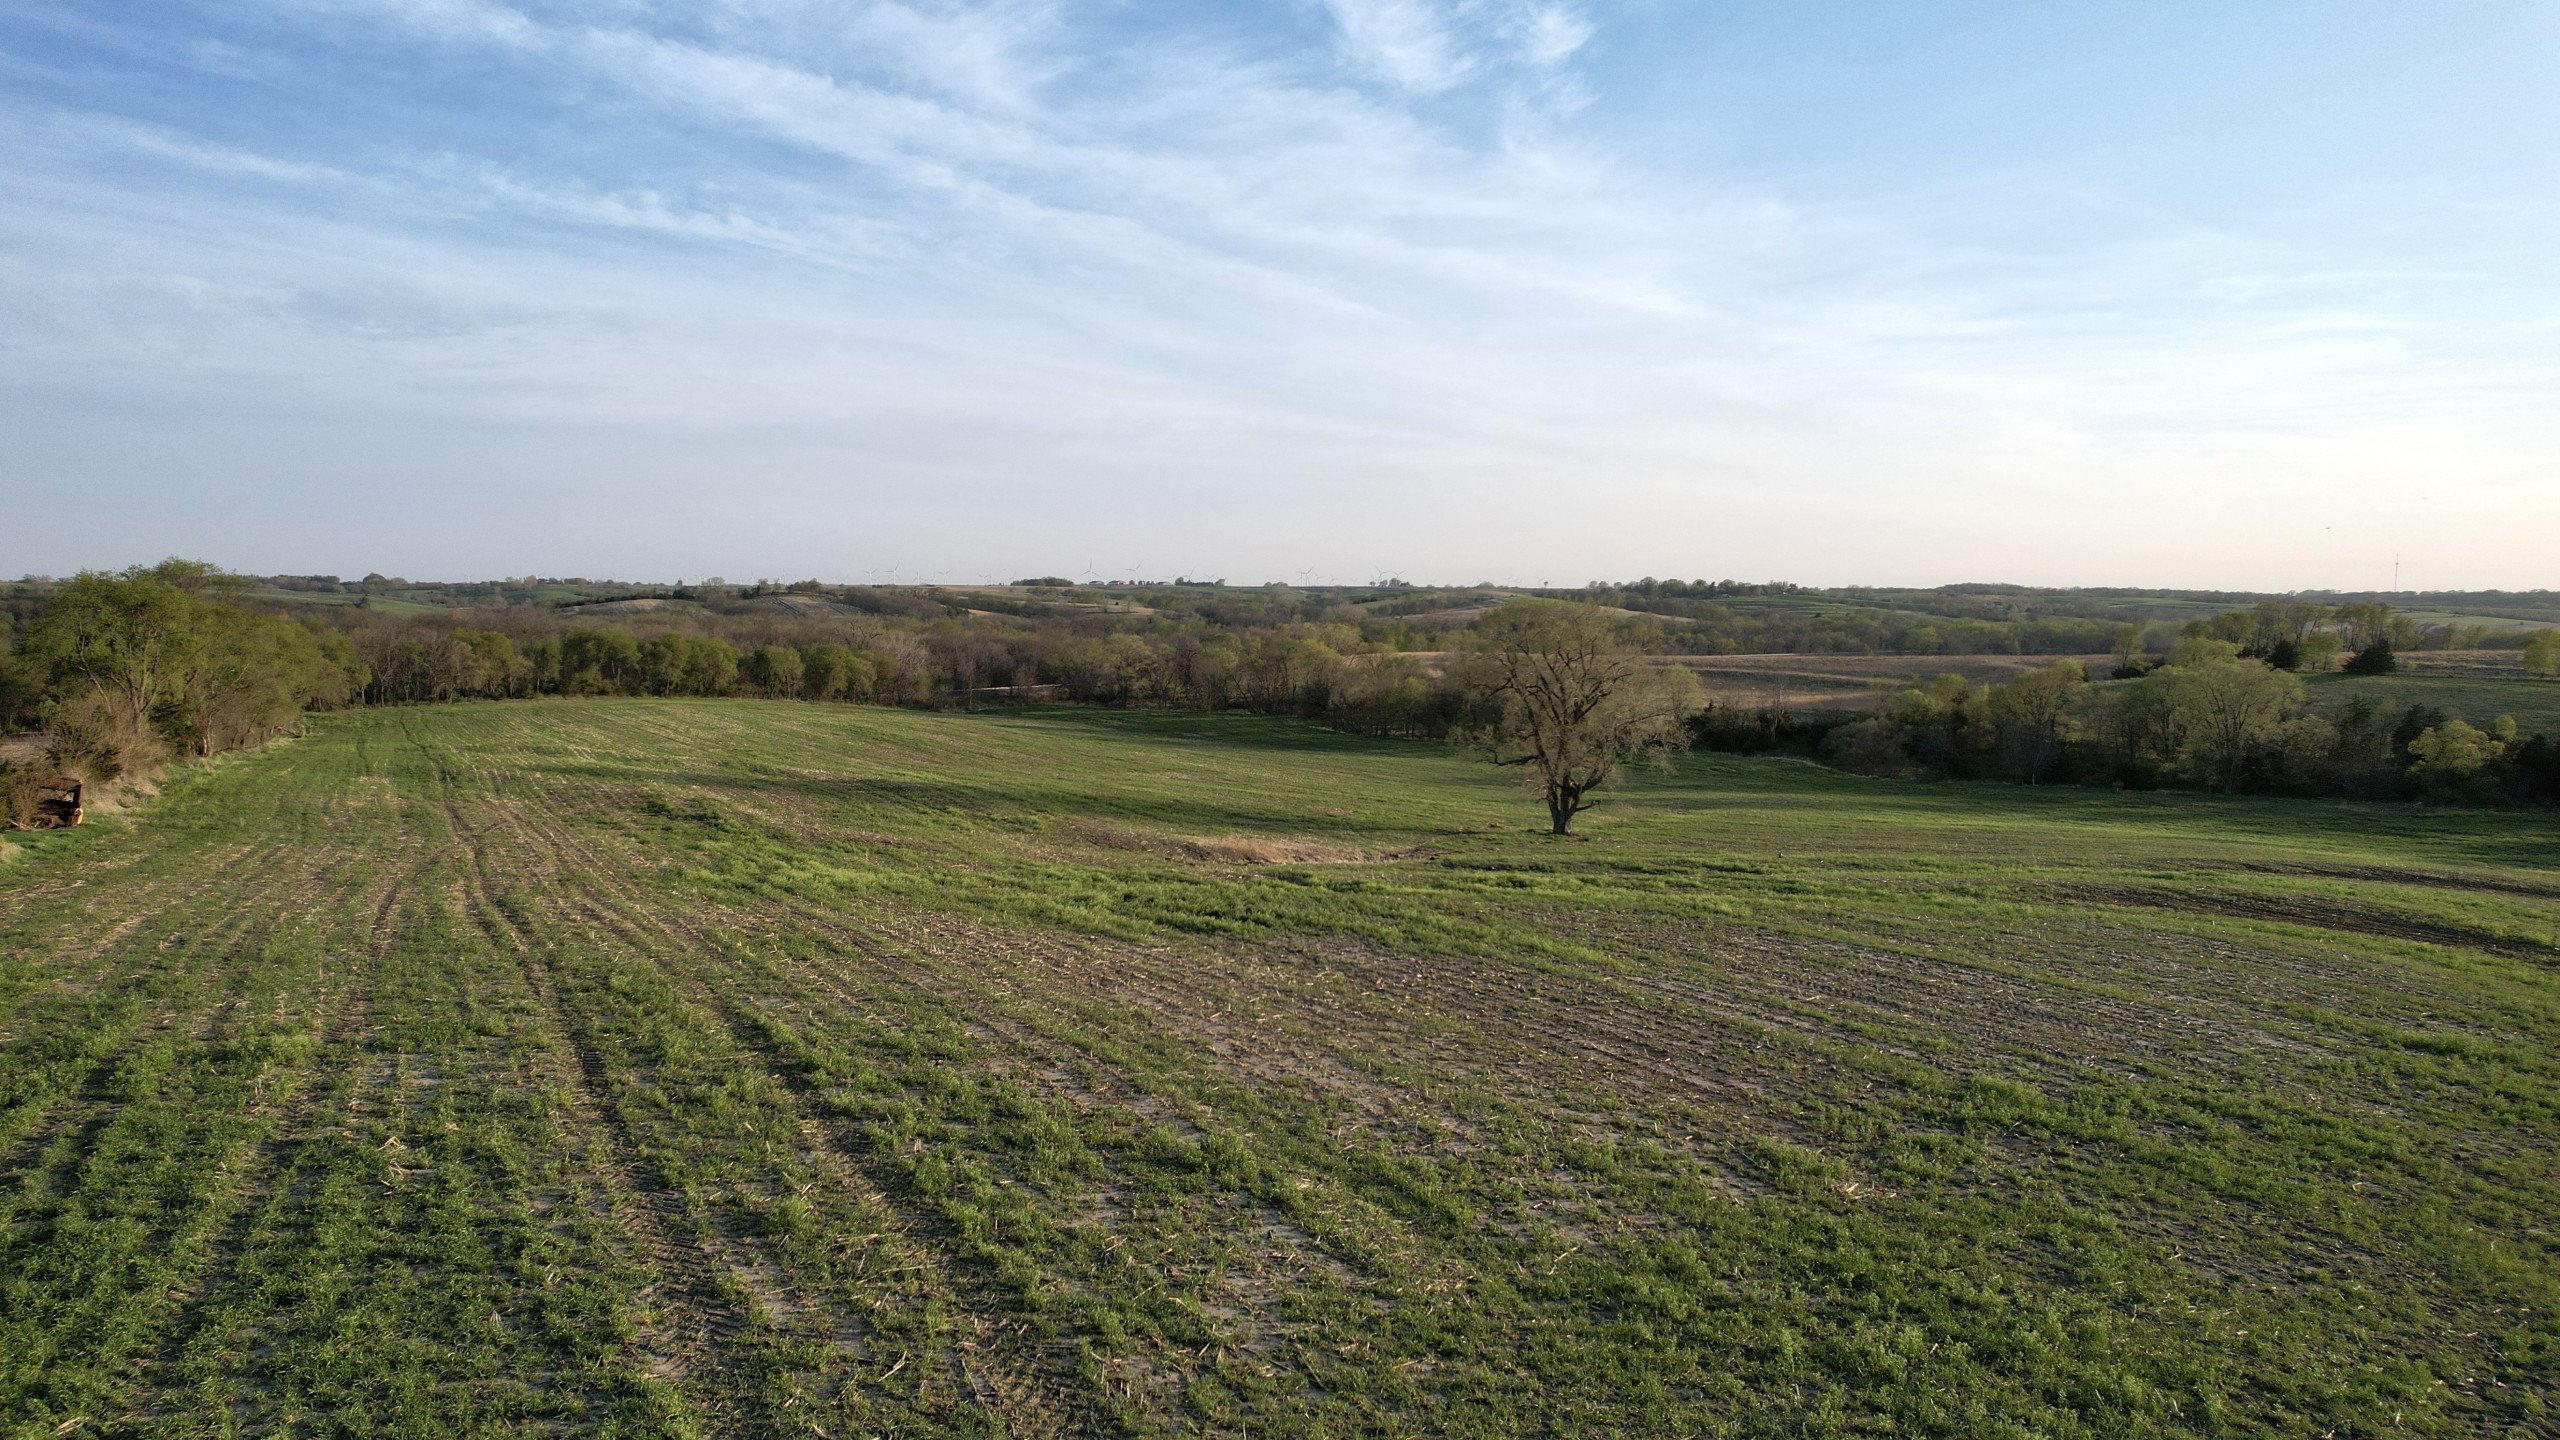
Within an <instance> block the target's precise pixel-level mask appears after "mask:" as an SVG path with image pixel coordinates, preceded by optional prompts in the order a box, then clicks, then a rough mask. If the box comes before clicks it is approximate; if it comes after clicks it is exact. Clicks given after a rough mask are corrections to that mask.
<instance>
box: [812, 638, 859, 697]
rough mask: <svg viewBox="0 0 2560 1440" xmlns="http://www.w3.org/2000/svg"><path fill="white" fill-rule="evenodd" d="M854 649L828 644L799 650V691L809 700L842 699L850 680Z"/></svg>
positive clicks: (845, 695)
mask: <svg viewBox="0 0 2560 1440" xmlns="http://www.w3.org/2000/svg"><path fill="white" fill-rule="evenodd" d="M853 663H854V662H853V651H852V650H851V649H850V648H848V647H846V646H843V645H837V644H834V643H832V642H831V643H828V644H823V645H810V646H805V647H803V648H802V649H801V651H800V693H801V694H802V695H804V696H806V697H808V698H809V699H811V700H843V699H847V698H851V697H848V696H847V694H846V693H845V692H846V689H847V686H848V684H849V683H850V682H851V680H852V679H853Z"/></svg>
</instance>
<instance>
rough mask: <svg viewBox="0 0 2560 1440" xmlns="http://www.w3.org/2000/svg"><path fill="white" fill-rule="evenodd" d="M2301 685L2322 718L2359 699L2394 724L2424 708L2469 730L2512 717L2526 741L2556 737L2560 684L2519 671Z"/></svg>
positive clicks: (2314, 680) (2310, 680)
mask: <svg viewBox="0 0 2560 1440" xmlns="http://www.w3.org/2000/svg"><path fill="white" fill-rule="evenodd" d="M2303 680H2304V684H2305V686H2306V687H2307V690H2308V694H2309V697H2310V701H2311V705H2312V707H2313V708H2314V709H2316V710H2318V711H2320V712H2321V713H2322V714H2325V715H2331V716H2334V715H2336V714H2337V713H2338V712H2339V711H2341V710H2344V709H2345V708H2346V707H2347V705H2348V704H2349V703H2350V702H2351V701H2353V700H2354V699H2355V698H2356V697H2357V696H2363V697H2364V698H2365V699H2366V700H2369V701H2371V702H2372V703H2373V706H2374V708H2375V709H2376V710H2377V711H2379V712H2380V713H2381V714H2383V715H2384V716H2387V717H2389V718H2391V719H2393V720H2397V719H2398V718H2399V717H2400V715H2401V714H2402V713H2404V712H2406V711H2407V710H2408V708H2409V707H2410V706H2412V705H2419V704H2425V705H2433V706H2435V707H2436V708H2437V709H2439V710H2442V711H2444V712H2445V713H2447V714H2449V715H2459V716H2461V717H2462V718H2463V719H2465V720H2468V721H2470V722H2471V723H2472V724H2474V725H2482V726H2485V725H2487V724H2488V723H2489V722H2490V721H2492V720H2495V719H2497V718H2498V717H2499V716H2501V715H2513V716H2514V717H2516V725H2517V727H2518V728H2519V729H2520V730H2521V731H2522V732H2523V733H2525V734H2527V735H2537V734H2539V735H2551V736H2560V681H2554V680H2532V679H2527V678H2525V675H2524V672H2523V668H2522V667H2521V666H2518V667H2517V668H2516V669H2515V670H2514V671H2512V672H2510V673H2507V674H2497V673H2494V672H2491V673H2485V674H2484V673H2481V672H2479V671H2477V670H2470V671H2464V670H2446V669H2420V668H2417V667H2411V673H2408V674H2401V675H2339V674H2328V675H2307V676H2305V677H2303Z"/></svg>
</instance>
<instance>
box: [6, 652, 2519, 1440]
mask: <svg viewBox="0 0 2560 1440" xmlns="http://www.w3.org/2000/svg"><path fill="white" fill-rule="evenodd" d="M1534 809H1535V806H1534V805H1533V804H1532V803H1531V802H1530V801H1529V800H1528V799H1527V798H1526V797H1524V796H1522V795H1521V794H1520V793H1519V792H1517V791H1516V790H1513V789H1512V788H1510V786H1509V784H1508V783H1507V781H1506V780H1505V779H1504V778H1503V777H1501V776H1499V775H1497V774H1496V773H1495V772H1493V771H1492V770H1490V769H1489V768H1486V767H1482V766H1478V765H1475V764H1471V763H1469V762H1467V761H1466V760H1464V759H1463V758H1461V757H1459V756H1457V755H1455V754H1453V753H1451V752H1449V751H1447V750H1445V749H1443V748H1440V747H1436V746H1427V745H1419V744H1403V743H1395V742H1384V741H1366V740H1357V739H1350V738H1346V737H1340V736H1334V735H1329V734H1325V733H1323V732H1320V731H1317V730H1314V729H1311V728H1309V727H1305V726H1302V725H1297V724H1292V723H1287V722H1279V721H1268V720H1259V719H1251V718H1244V717H1231V716H1200V715H1187V714H1153V713H1112V712H1100V711H1054V712H1034V713H1013V714H1001V715H979V716H966V715H921V714H909V713H901V712H893V711H881V710H869V709H852V708H840V707H811V706H800V705H789V704H762V703H756V702H724V701H584V702H580V701H561V702H540V703H521V704H503V705H479V706H467V707H453V708H445V709H432V710H430V709H414V710H399V711H385V712H377V713H370V714H359V715H352V716H346V717H340V718H335V719H332V720H329V721H327V722H325V723H324V724H321V725H320V726H318V727H317V729H316V733H314V734H313V735H311V736H309V737H307V738H305V739H302V740H299V741H295V742H292V743H290V744H287V745H284V746H280V747H277V748H276V749H274V750H271V751H269V752H266V753H264V754H261V755H258V756H255V757H251V758H248V759H245V760H241V761H238V762H235V763H231V764H228V765H225V766H222V767H219V768H218V769H215V770H212V771H209V772H205V773H201V774H199V775H196V776H194V777H193V778H189V779H184V780H181V781H180V782H179V783H177V784H175V785H173V786H172V787H171V788H170V790H169V791H168V792H167V793H165V794H164V795H163V796H162V797H161V798H160V799H159V800H158V801H156V802H154V804H153V805H152V806H151V807H150V809H149V810H148V811H147V812H145V813H144V814H143V815H142V816H141V817H140V818H139V819H138V820H136V821H134V822H131V823H125V822H112V821H111V822H108V823H107V824H104V825H101V826H99V827H95V828H93V829H84V830H83V831H82V832H78V833H77V835H76V838H72V839H69V840H68V841H67V842H65V843H45V844H39V845H36V846H34V847H31V848H30V849H29V851H28V852H27V853H25V854H23V855H21V856H19V857H18V858H16V859H15V860H13V861H12V862H11V863H10V864H9V865H8V866H7V867H6V868H5V869H0V1015H5V1016H6V1019H5V1022H4V1023H0V1165H5V1169H0V1187H5V1195H0V1208H5V1211H6V1214H5V1219H0V1226H4V1227H5V1228H0V1342H5V1343H0V1427H5V1428H6V1429H7V1430H9V1431H10V1432H11V1433H28V1434H50V1433H54V1432H56V1431H57V1430H58V1429H59V1430H61V1431H62V1432H63V1433H72V1432H75V1431H78V1430H80V1429H81V1428H82V1425H81V1424H71V1423H70V1422H72V1421H73V1420H74V1419H75V1417H78V1418H80V1419H81V1421H82V1424H85V1425H86V1426H88V1427H90V1428H93V1429H95V1430H99V1431H104V1432H107V1433H117V1434H136V1435H158V1434H168V1435H193V1434H212V1433H280V1432H291V1433H331V1434H383V1435H419V1436H425V1435H450V1434H496V1433H520V1432H523V1431H526V1430H560V1429H567V1430H573V1431H576V1432H579V1433H589V1432H594V1433H611V1434H628V1435H766V1434H771V1435H806V1434H819V1433H823V1434H828V1435H835V1436H847V1435H857V1434H891V1433H894V1434H901V1435H908V1434H917V1435H933V1434H943V1435H994V1434H1007V1433H1011V1434H1040V1433H1065V1434H1142V1435H1148V1434H1172V1433H1200V1432H1209V1433H1229V1434H1251V1435H1306V1436H1316V1435H1326V1436H1333V1435H1346V1434H1362V1433H1434V1434H1466V1435H1473V1434H1525V1433H1545V1434H1575V1433H1648V1434H1697V1435H1737V1436H1742V1435H1748V1436H1758V1435H1770V1436H1776V1435H1790V1436H1792V1435H1878V1434H1901V1435H1944V1436H1981V1435H2014V1436H2027V1435H2039V1436H2140V1435H2189V1434H2220V1435H2268V1436H2294V1435H2317V1434H2323V1433H2331V1432H2334V1433H2336V1434H2339V1435H2370V1436H2386V1435H2390V1436H2398V1435H2463V1434H2482V1435H2485V1434H2512V1433H2524V1432H2531V1431H2536V1430H2542V1429H2548V1428H2550V1427H2551V1426H2553V1425H2554V1424H2555V1423H2560V1415H2555V1411H2554V1408H2553V1406H2554V1397H2553V1394H2552V1387H2553V1376H2554V1375H2555V1373H2560V1318H2555V1317H2560V1249H2556V1248H2555V1237H2554V1232H2553V1228H2552V1219H2551V1217H2552V1216H2553V1215H2554V1214H2555V1213H2560V1159H2555V1156H2556V1155H2560V876H2555V875H2554V873H2553V869H2552V857H2553V855H2554V853H2555V850H2554V842H2555V840H2560V826H2555V824H2554V822H2553V821H2552V819H2551V817H2549V816H2547V815H2536V814H2526V813H2520V812H2459V811H2456V812H2423V813H2422V812H2416V811H2412V810H2408V809H2405V808H2391V807H2380V806H2365V805H2350V804H2328V803H2309V802H2287V801H2249V800H2241V801H2230V800H2223V799H2219V798H2217V797H2208V796H2194V795H2177V794H2161V795H2120V794H2112V793H2105V792H2090V791H2065V790H2052V791H2031V790H2023V789H2014V788H2005V787H1973V786H1958V785H1934V786H1923V785H1900V784H1892V783H1881V782H1871V781H1862V780H1857V779H1853V778H1850V777H1846V776H1842V775H1839V774H1835V773H1832V772H1829V771H1825V770H1822V769H1819V768H1817V767H1813V766H1809V765H1803V764H1796V763H1788V762H1782V761H1752V760H1737V759H1730V758H1723V757H1708V756H1699V757H1692V758H1690V759H1688V760H1686V761H1684V762H1683V763H1682V764H1681V765H1680V766H1678V767H1677V768H1676V769H1675V770H1673V771H1671V772H1669V773H1665V774H1647V775H1644V776H1640V777H1638V779H1637V780H1636V781H1635V782H1634V783H1633V784H1631V785H1630V786H1629V787H1628V788H1627V789H1626V790H1624V791H1622V792H1620V793H1619V794H1618V795H1616V796H1615V797H1614V798H1613V799H1612V801H1611V802H1610V803H1609V804H1608V805H1607V806H1606V807H1605V808H1603V809H1601V810H1599V811H1597V812H1595V813H1594V814H1592V815H1591V816H1590V817H1588V819H1587V820H1586V822H1585V825H1586V833H1584V834H1582V835H1579V836H1577V837H1575V838H1573V839H1570V840H1564V841H1556V840H1551V839H1548V838H1546V837H1544V836H1541V835H1539V834H1537V833H1535V831H1536V828H1537V823H1536V817H1535V816H1534V815H1533V813H1532V812H1533V811H1534ZM48 839H50V837H48Z"/></svg>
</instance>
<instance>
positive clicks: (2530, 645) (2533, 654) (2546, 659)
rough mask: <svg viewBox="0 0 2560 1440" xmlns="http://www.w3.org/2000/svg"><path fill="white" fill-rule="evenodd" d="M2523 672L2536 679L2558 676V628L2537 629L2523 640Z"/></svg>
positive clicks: (2559, 655)
mask: <svg viewBox="0 0 2560 1440" xmlns="http://www.w3.org/2000/svg"><path fill="white" fill-rule="evenodd" d="M2524 673H2526V674H2527V675H2531V676H2533V677H2534V678H2535V679H2538V680H2550V679H2554V678H2560V630H2537V631H2535V632H2534V633H2533V638H2532V639H2530V640H2527V641H2525V642H2524Z"/></svg>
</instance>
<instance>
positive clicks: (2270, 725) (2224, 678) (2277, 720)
mask: <svg viewBox="0 0 2560 1440" xmlns="http://www.w3.org/2000/svg"><path fill="white" fill-rule="evenodd" d="M2141 683H2142V684H2144V685H2146V686H2150V687H2153V688H2154V689H2155V690H2156V691H2157V693H2158V694H2159V695H2160V696H2161V698H2162V700H2163V702H2164V704H2165V707H2166V711H2167V714H2168V717H2169V722H2170V724H2171V726H2172V727H2174V730H2175V733H2176V734H2177V735H2178V736H2179V737H2180V738H2181V739H2182V740H2183V742H2184V743H2183V750H2184V754H2185V757H2186V760H2187V763H2188V765H2189V768H2190V769H2191V771H2192V772H2193V773H2194V774H2195V776H2196V778H2197V779H2199V780H2202V781H2204V782H2205V783H2207V784H2218V785H2220V786H2221V788H2222V792H2223V793H2224V794H2226V795H2228V794H2232V793H2234V792H2236V791H2238V790H2239V788H2240V777H2241V774H2242V773H2243V771H2244V770H2245V769H2246V768H2247V766H2248V762H2249V753H2250V750H2251V748H2252V747H2253V746H2256V745H2258V744H2261V743H2263V742H2265V741H2267V740H2268V739H2270V738H2272V737H2273V736H2274V734H2275V733H2276V731H2277V730H2278V729H2279V728H2280V727H2281V726H2282V725H2283V724H2284V721H2285V720H2286V718H2287V717H2288V716H2289V715H2290V714H2291V713H2292V712H2293V711H2294V710H2295V709H2296V708H2298V707H2299V706H2300V705H2301V703H2302V694H2303V691H2302V680H2301V678H2300V677H2299V676H2296V675H2292V674H2289V673H2287V672H2285V671H2282V670H2277V669H2275V668H2273V667H2271V666H2269V665H2268V664H2267V663H2266V662H2265V661H2263V660H2251V659H2244V658H2242V657H2241V655H2240V653H2239V647H2238V646H2235V645H2232V644H2230V643H2228V642H2225V641H2217V640H2186V641H2181V642H2180V643H2179V645H2178V648H2177V649H2176V650H2174V651H2172V652H2171V653H2170V656H2169V663H2168V664H2166V665H2163V666H2162V667H2160V669H2159V670H2157V671H2155V672H2153V674H2152V675H2151V676H2150V677H2149V678H2147V679H2145V680H2144V681H2142V682H2141Z"/></svg>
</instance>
